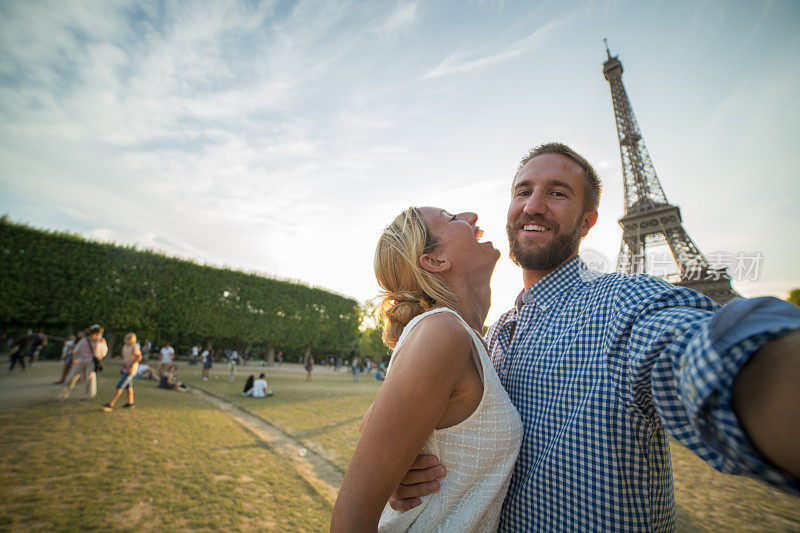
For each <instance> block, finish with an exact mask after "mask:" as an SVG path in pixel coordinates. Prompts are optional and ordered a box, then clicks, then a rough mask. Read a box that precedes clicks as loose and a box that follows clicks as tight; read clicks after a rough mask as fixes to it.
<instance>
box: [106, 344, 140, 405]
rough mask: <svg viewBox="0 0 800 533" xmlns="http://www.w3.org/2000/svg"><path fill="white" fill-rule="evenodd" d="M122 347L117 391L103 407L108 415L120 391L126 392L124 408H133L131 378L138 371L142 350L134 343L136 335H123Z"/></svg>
mask: <svg viewBox="0 0 800 533" xmlns="http://www.w3.org/2000/svg"><path fill="white" fill-rule="evenodd" d="M123 343H124V344H123V345H122V369H121V370H120V372H121V373H122V377H121V378H120V380H119V383H117V390H116V392H115V393H114V397H113V398H111V401H109V402H108V403H107V404H105V405H103V411H105V412H106V413H110V412H111V411H113V410H114V404H115V403H117V400H118V399H119V397H120V395H121V394H122V391H123V390H125V391H127V394H128V403H126V404H125V406H124V407H125V408H131V407H133V405H134V403H133V378H134V377H136V374H137V372H138V370H139V361H141V360H142V349H141V348H140V347H139V344H138V343H137V342H136V334H134V333H132V332H131V333H128V334H126V335H125V339H124V340H123Z"/></svg>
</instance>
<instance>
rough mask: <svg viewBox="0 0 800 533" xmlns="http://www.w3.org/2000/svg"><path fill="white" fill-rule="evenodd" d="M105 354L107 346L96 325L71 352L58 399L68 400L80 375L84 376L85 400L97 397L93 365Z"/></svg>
mask: <svg viewBox="0 0 800 533" xmlns="http://www.w3.org/2000/svg"><path fill="white" fill-rule="evenodd" d="M107 353H108V345H106V340H105V339H104V338H103V327H102V326H100V325H98V324H94V325H92V326H90V327H89V331H88V334H87V336H86V337H84V338H83V339H81V340H80V342H78V344H76V345H75V348H74V349H73V350H72V369H71V370H70V374H69V377H68V378H67V381H66V384H65V385H64V388H63V389H62V391H61V395H60V396H59V397H58V399H59V400H60V401H64V400H66V399H67V398H69V394H70V393H71V392H72V389H73V388H74V387H75V384H76V383H77V382H78V380H79V379H80V377H81V376H82V375H85V376H86V398H85V399H87V400H90V399H92V398H94V397H95V396H97V374H96V373H95V370H94V364H95V360H98V361H99V360H101V359H103V358H104V357H105V356H106V354H107Z"/></svg>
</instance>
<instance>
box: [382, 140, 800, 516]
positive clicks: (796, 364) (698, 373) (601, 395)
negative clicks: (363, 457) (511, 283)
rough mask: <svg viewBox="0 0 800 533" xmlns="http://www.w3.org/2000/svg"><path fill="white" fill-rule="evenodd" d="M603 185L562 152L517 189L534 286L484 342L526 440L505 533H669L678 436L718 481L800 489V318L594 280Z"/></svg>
mask: <svg viewBox="0 0 800 533" xmlns="http://www.w3.org/2000/svg"><path fill="white" fill-rule="evenodd" d="M600 188H601V185H600V181H599V179H598V178H597V174H596V173H595V171H594V169H593V168H592V167H591V165H590V164H589V163H588V162H587V161H586V160H585V159H584V158H583V157H581V156H580V155H578V154H577V153H575V152H574V151H573V150H571V149H570V148H568V147H567V146H564V145H562V144H559V143H551V144H547V145H543V146H540V147H537V148H536V149H534V150H532V151H531V152H530V153H529V155H528V156H527V157H526V158H524V159H523V160H522V162H521V164H520V167H519V169H518V171H517V174H516V176H515V178H514V181H513V185H512V199H511V203H510V205H509V210H508V220H507V228H506V229H507V233H508V238H509V248H510V255H511V258H512V259H513V260H514V261H515V262H516V263H517V264H518V265H520V266H521V267H522V269H523V281H524V284H525V288H524V290H523V291H522V293H521V294H520V295H519V297H518V298H517V302H516V305H515V307H514V308H513V309H511V310H510V311H508V312H507V313H505V314H504V315H503V316H502V317H501V318H500V319H499V320H498V321H497V322H496V323H495V324H494V325H493V326H492V327H491V329H490V330H489V332H488V334H487V340H488V344H489V351H490V353H491V357H492V362H493V364H494V366H495V369H496V370H497V373H498V375H499V376H500V379H501V381H502V383H503V385H504V387H505V388H506V390H507V391H508V393H509V396H510V397H511V400H512V402H513V403H514V405H515V406H516V407H517V409H518V410H519V412H520V416H521V419H522V422H523V425H524V428H525V433H524V437H523V443H522V448H521V449H520V454H519V457H518V459H517V463H516V466H515V470H514V473H513V476H512V479H511V484H510V487H509V491H508V494H507V496H506V499H505V502H504V505H503V512H502V517H501V522H500V530H502V531H553V530H558V531H577V530H618V531H670V530H674V529H675V502H674V496H673V486H672V471H671V458H670V453H669V441H668V438H667V435H668V434H670V435H672V436H673V437H675V438H676V439H678V440H679V441H681V442H682V443H683V444H685V445H686V446H687V447H689V448H690V449H691V450H693V451H694V452H695V453H696V454H697V455H699V456H700V457H701V458H702V459H704V460H705V461H707V462H708V463H710V464H711V465H712V466H714V467H715V468H717V469H718V470H721V471H723V472H729V473H740V474H750V475H757V476H758V477H760V478H762V479H764V480H766V481H768V482H770V483H773V484H775V485H777V486H779V487H782V488H784V489H787V490H790V491H794V492H800V482H798V478H800V453H798V452H797V444H796V443H797V442H800V392H798V388H797V387H796V383H798V382H800V331H798V329H800V310H798V309H797V308H796V307H795V306H792V305H789V304H787V303H786V302H781V301H780V300H776V299H774V298H755V299H750V300H748V299H739V300H736V301H734V302H731V303H729V304H728V305H726V306H725V307H722V308H720V307H719V306H718V305H717V304H716V303H714V302H712V301H711V300H709V299H708V298H706V297H705V296H703V295H701V294H699V293H696V292H694V291H691V290H689V289H685V288H680V287H676V286H673V285H670V284H668V283H666V282H664V281H662V280H660V279H658V278H654V277H651V276H647V275H633V276H626V275H622V274H600V273H595V272H590V271H588V270H587V269H586V268H585V266H584V265H583V263H582V261H581V260H580V258H579V257H577V255H578V247H579V243H580V241H581V239H582V238H583V237H585V236H586V234H587V233H588V231H589V230H590V229H591V227H592V226H593V225H594V223H595V222H596V220H597V205H598V202H599V197H600ZM437 464H438V461H437V459H436V458H434V457H430V456H420V457H418V458H417V461H415V463H414V466H413V467H412V470H411V471H409V473H408V475H407V476H406V478H405V479H404V480H403V485H401V486H400V487H399V488H398V490H397V491H396V492H395V495H393V497H392V499H391V500H390V503H391V505H392V507H394V508H395V509H398V510H403V509H408V508H410V507H413V506H415V505H418V504H419V500H418V499H417V498H418V497H421V496H424V495H426V494H429V493H431V492H434V491H435V490H438V481H435V480H436V479H437V478H441V477H442V476H443V475H444V473H445V469H446V467H447V465H443V467H444V468H442V467H441V466H435V465H437ZM414 469H416V470H414ZM446 482H447V479H446V478H445V479H443V480H442V483H446ZM401 498H406V500H401Z"/></svg>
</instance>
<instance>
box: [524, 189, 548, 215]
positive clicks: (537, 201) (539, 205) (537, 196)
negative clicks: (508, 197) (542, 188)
mask: <svg viewBox="0 0 800 533" xmlns="http://www.w3.org/2000/svg"><path fill="white" fill-rule="evenodd" d="M522 210H523V211H524V212H525V213H527V214H529V215H543V214H545V213H546V212H547V202H545V198H544V196H543V195H542V194H541V193H538V192H534V193H532V194H531V195H530V196H529V197H528V201H527V202H525V205H524V206H523V207H522Z"/></svg>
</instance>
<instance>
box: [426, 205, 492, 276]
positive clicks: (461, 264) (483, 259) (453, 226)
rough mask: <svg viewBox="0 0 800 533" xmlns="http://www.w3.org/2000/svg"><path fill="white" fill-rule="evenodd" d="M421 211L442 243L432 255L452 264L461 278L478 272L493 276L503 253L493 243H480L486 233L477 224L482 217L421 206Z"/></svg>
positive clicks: (454, 271) (434, 234) (454, 270)
mask: <svg viewBox="0 0 800 533" xmlns="http://www.w3.org/2000/svg"><path fill="white" fill-rule="evenodd" d="M419 211H420V213H421V214H422V218H424V219H425V222H426V223H427V224H428V228H429V229H430V231H431V233H432V234H433V236H434V237H435V238H436V240H437V241H438V243H439V244H438V245H437V246H436V248H435V249H434V250H433V251H432V252H431V253H430V254H429V255H431V256H433V257H434V258H435V259H437V260H440V261H449V262H450V269H451V270H452V271H453V273H455V274H457V275H467V274H470V273H475V272H477V273H480V274H488V275H489V276H491V273H492V271H493V270H494V267H495V264H497V260H498V259H500V252H499V251H498V250H497V249H496V248H495V247H494V246H493V245H492V242H491V241H486V242H480V238H481V237H482V236H483V231H482V230H481V229H480V228H479V227H478V225H477V221H478V215H476V214H475V213H470V212H466V213H458V214H454V213H450V212H449V211H447V210H446V209H440V208H438V207H421V208H420V209H419Z"/></svg>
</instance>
